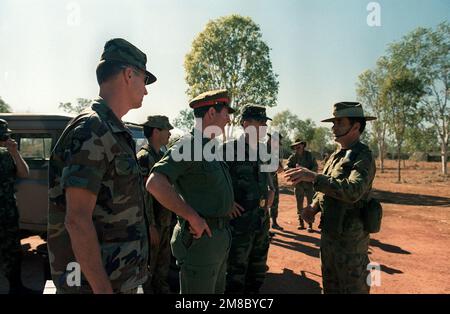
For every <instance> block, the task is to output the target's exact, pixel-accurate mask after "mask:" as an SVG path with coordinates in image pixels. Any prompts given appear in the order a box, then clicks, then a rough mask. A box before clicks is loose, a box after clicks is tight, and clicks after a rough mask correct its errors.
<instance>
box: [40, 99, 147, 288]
mask: <svg viewBox="0 0 450 314" xmlns="http://www.w3.org/2000/svg"><path fill="white" fill-rule="evenodd" d="M143 184H144V183H143V181H142V177H141V174H140V169H139V166H138V163H137V160H136V155H135V143H134V140H133V138H132V135H131V132H130V131H129V130H128V129H127V128H126V127H125V126H124V125H123V123H122V122H121V121H120V120H119V119H118V118H117V117H116V116H115V115H114V113H113V112H112V110H111V109H110V108H109V107H108V105H107V104H106V102H105V101H104V100H103V99H99V100H97V101H95V102H94V103H93V105H92V107H91V108H90V109H87V110H86V111H85V112H84V113H82V114H81V115H79V116H78V117H77V118H75V119H74V120H72V121H71V122H70V123H69V125H68V127H67V128H66V130H65V131H64V133H63V134H62V135H61V137H60V139H59V141H58V143H57V144H56V146H55V148H54V150H53V152H52V155H51V157H50V165H49V220H48V251H49V260H50V267H51V272H52V278H53V282H54V284H55V286H56V288H57V291H58V293H84V292H92V291H91V289H90V287H89V284H88V282H87V281H86V279H85V278H84V276H82V278H81V280H82V282H81V287H71V286H69V285H68V284H67V280H66V278H67V275H68V274H70V273H69V272H68V271H67V270H66V267H67V264H68V263H70V262H74V261H76V259H75V257H74V253H73V251H72V247H71V245H70V243H71V242H70V237H69V234H68V232H67V229H66V227H65V225H64V221H65V215H66V200H65V191H64V189H65V188H67V187H77V188H83V189H86V190H89V191H90V192H92V193H94V194H95V195H97V203H96V206H95V209H94V212H93V215H92V220H93V223H94V226H95V229H96V231H97V237H98V241H99V245H100V251H101V252H100V253H101V258H102V262H103V265H104V268H105V271H106V274H107V275H108V276H109V279H110V281H111V285H112V288H113V291H114V292H115V293H120V292H124V291H128V290H130V289H134V288H136V287H137V286H138V285H140V284H142V283H144V282H145V280H146V279H147V262H148V234H147V233H148V231H147V226H146V221H145V219H146V218H145V210H144V195H145V194H144V193H145V191H144V189H143V186H144V185H143Z"/></svg>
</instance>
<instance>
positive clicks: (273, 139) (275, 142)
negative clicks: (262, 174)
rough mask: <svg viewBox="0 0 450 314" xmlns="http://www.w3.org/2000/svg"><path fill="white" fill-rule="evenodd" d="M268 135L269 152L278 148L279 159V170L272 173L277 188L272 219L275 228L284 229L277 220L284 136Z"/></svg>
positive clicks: (271, 210) (275, 133) (277, 134)
mask: <svg viewBox="0 0 450 314" xmlns="http://www.w3.org/2000/svg"><path fill="white" fill-rule="evenodd" d="M267 136H268V141H267V152H268V153H269V154H270V153H271V152H272V149H273V150H278V159H279V163H278V169H277V171H274V172H272V173H271V174H270V175H271V176H272V183H273V187H274V189H275V196H274V198H273V203H272V206H271V207H270V218H271V219H272V228H273V229H278V230H283V228H282V227H281V226H280V225H279V224H278V222H277V218H278V205H279V202H280V187H279V185H278V173H279V172H282V171H283V165H282V154H281V152H282V150H281V145H280V143H281V139H282V138H283V136H281V134H280V133H279V132H273V133H269V134H267ZM269 162H270V161H269Z"/></svg>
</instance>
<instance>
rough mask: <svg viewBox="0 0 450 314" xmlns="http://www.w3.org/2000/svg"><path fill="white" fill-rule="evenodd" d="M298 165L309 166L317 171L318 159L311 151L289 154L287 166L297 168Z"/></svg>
mask: <svg viewBox="0 0 450 314" xmlns="http://www.w3.org/2000/svg"><path fill="white" fill-rule="evenodd" d="M297 165H299V166H302V167H305V168H308V169H309V170H312V171H317V168H318V166H317V161H316V159H315V158H314V156H313V155H312V154H311V152H310V151H307V150H305V151H303V154H301V155H299V154H297V153H293V154H292V155H291V156H289V158H288V161H287V166H288V167H289V168H295V167H297Z"/></svg>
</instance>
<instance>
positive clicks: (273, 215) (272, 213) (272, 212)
mask: <svg viewBox="0 0 450 314" xmlns="http://www.w3.org/2000/svg"><path fill="white" fill-rule="evenodd" d="M272 182H273V185H274V187H275V197H274V199H273V204H272V206H271V207H270V217H271V218H272V219H277V217H278V204H279V203H280V187H279V185H278V174H277V173H276V172H274V173H273V174H272Z"/></svg>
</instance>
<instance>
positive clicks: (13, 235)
mask: <svg viewBox="0 0 450 314" xmlns="http://www.w3.org/2000/svg"><path fill="white" fill-rule="evenodd" d="M0 177H1V178H2V179H1V181H0V276H2V277H4V278H6V279H8V280H9V281H11V279H12V278H11V276H12V275H13V274H14V273H16V271H15V270H16V268H17V265H18V264H19V263H20V262H21V255H22V248H21V245H20V234H19V212H18V210H17V205H16V198H15V196H14V192H15V188H14V184H15V180H16V165H15V163H14V160H13V159H12V157H11V155H10V154H9V152H8V150H7V149H6V148H4V147H0Z"/></svg>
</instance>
